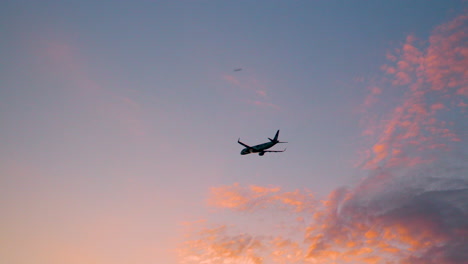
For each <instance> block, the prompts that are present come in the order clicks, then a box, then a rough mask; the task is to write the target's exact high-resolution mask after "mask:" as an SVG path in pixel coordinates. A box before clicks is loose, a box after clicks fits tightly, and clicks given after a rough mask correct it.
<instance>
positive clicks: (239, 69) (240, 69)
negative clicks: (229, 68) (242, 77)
mask: <svg viewBox="0 0 468 264" xmlns="http://www.w3.org/2000/svg"><path fill="white" fill-rule="evenodd" d="M234 71H235V72H238V71H242V68H237V69H234Z"/></svg>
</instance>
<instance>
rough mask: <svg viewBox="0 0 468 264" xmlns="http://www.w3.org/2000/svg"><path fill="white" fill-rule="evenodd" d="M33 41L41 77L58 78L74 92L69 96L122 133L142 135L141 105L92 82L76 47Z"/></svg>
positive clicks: (51, 41)
mask: <svg viewBox="0 0 468 264" xmlns="http://www.w3.org/2000/svg"><path fill="white" fill-rule="evenodd" d="M35 41H36V42H37V43H38V45H37V47H36V49H35V50H36V55H37V56H38V57H39V58H41V62H42V65H44V67H42V68H41V70H42V71H43V74H45V75H48V74H53V75H54V76H56V75H57V73H60V74H59V76H62V77H63V78H64V80H65V81H66V83H67V84H71V85H72V86H71V87H74V88H75V89H72V90H69V91H68V92H69V93H70V94H71V96H73V97H74V98H77V99H80V100H84V101H85V102H87V103H92V104H93V106H94V107H95V110H97V114H99V115H101V116H103V117H104V118H106V119H108V120H111V121H112V122H116V123H118V124H119V125H120V127H121V128H122V130H123V131H125V132H126V133H128V134H131V135H134V136H142V135H145V134H146V130H147V129H146V126H145V124H144V122H143V120H142V118H141V115H142V112H143V111H142V108H141V105H140V104H139V103H138V102H137V101H136V100H134V99H132V98H130V97H129V96H127V95H124V93H122V92H119V91H117V90H116V89H113V88H112V87H108V86H109V85H102V84H101V83H99V82H98V81H96V80H94V79H93V77H91V76H92V74H90V71H91V67H89V66H88V64H89V60H87V59H86V58H85V56H83V55H81V54H80V52H79V47H78V46H76V45H72V44H70V43H69V42H67V41H65V40H63V39H60V38H58V39H57V38H50V39H45V38H44V37H41V38H39V39H36V40H35ZM44 70H45V71H44ZM83 105H86V103H85V104H83Z"/></svg>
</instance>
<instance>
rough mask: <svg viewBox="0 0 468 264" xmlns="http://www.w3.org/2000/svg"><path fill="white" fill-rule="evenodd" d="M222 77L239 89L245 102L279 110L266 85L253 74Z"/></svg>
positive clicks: (225, 75)
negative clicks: (272, 100)
mask: <svg viewBox="0 0 468 264" xmlns="http://www.w3.org/2000/svg"><path fill="white" fill-rule="evenodd" d="M222 79H223V80H224V81H226V82H228V83H229V84H230V85H232V86H233V87H235V88H236V89H237V91H236V92H239V93H242V95H241V96H242V97H243V98H247V99H242V101H243V102H245V103H247V104H249V105H254V106H257V107H261V108H272V109H276V110H279V109H280V107H279V106H278V105H276V104H274V103H272V102H271V99H270V98H269V95H268V92H267V88H266V85H265V84H264V83H263V82H261V81H259V80H258V79H257V78H255V77H252V76H246V77H236V76H234V75H230V74H224V75H223V76H222Z"/></svg>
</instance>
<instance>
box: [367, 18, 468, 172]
mask: <svg viewBox="0 0 468 264" xmlns="http://www.w3.org/2000/svg"><path fill="white" fill-rule="evenodd" d="M467 23H468V15H461V16H459V17H457V18H455V19H454V20H453V21H450V22H448V23H446V24H443V25H440V26H438V27H436V28H435V29H434V31H433V33H432V35H431V37H430V38H429V41H428V43H429V45H428V46H427V47H426V46H424V45H423V44H421V43H424V42H423V41H420V40H418V39H417V38H416V37H415V36H413V35H410V36H408V37H407V38H406V41H405V43H404V44H403V47H402V48H401V49H397V50H396V51H395V52H394V53H393V54H387V58H388V59H389V64H386V65H383V66H382V70H383V71H384V72H385V73H386V74H387V76H390V83H391V85H392V86H395V87H396V88H402V89H403V90H402V91H403V92H404V96H403V99H402V101H401V102H400V103H399V105H396V106H394V110H393V111H392V112H391V113H390V114H389V115H388V116H387V117H386V118H383V121H380V122H381V123H380V124H370V125H369V124H366V125H367V126H368V127H371V128H373V129H374V130H375V129H376V128H380V131H374V130H372V133H370V132H367V133H366V134H368V135H376V134H378V135H380V137H379V138H378V140H377V143H375V145H374V146H373V147H372V151H371V152H370V158H369V159H368V161H367V162H366V163H365V165H364V167H367V168H375V167H378V166H382V164H384V163H385V165H386V166H401V165H406V166H411V165H418V164H421V163H428V162H431V161H432V160H433V157H432V155H430V154H429V153H428V152H427V151H426V150H428V149H434V150H436V149H437V150H445V149H446V148H447V147H448V146H449V145H451V142H458V141H460V138H459V136H458V135H457V134H455V133H454V132H453V131H452V129H451V127H450V126H449V124H448V123H447V122H444V121H441V120H439V119H438V114H439V113H440V112H441V111H464V105H465V103H464V102H465V101H466V99H467V98H466V97H467V96H468V94H467V93H465V90H466V89H467V88H466V87H467V86H468V71H466V68H467V67H468V56H467V55H468V48H467V47H466V45H465V43H466V41H467V40H468V33H466V32H468V28H467ZM418 44H419V45H418ZM395 87H391V88H390V89H395ZM380 91H381V92H380V93H378V94H376V93H375V92H371V93H370V95H368V97H367V99H366V100H365V102H364V104H363V107H364V108H365V109H367V111H368V112H373V109H372V108H371V107H373V106H375V105H376V104H375V103H376V102H377V101H379V98H380V97H382V96H385V95H386V94H387V92H386V91H385V90H384V91H382V90H380ZM368 120H370V118H368ZM366 131H369V130H366ZM409 152H413V153H411V155H408V153H409ZM416 152H418V153H419V155H418V154H417V153H416ZM423 153H424V154H423ZM389 160H390V162H387V161H389Z"/></svg>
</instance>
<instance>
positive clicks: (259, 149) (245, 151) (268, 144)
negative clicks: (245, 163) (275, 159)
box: [241, 142, 277, 155]
mask: <svg viewBox="0 0 468 264" xmlns="http://www.w3.org/2000/svg"><path fill="white" fill-rule="evenodd" d="M276 143H277V142H266V143H263V144H258V145H255V146H253V147H250V148H245V149H243V150H242V151H241V155H246V154H250V153H261V152H263V151H264V150H267V149H269V148H271V147H273V146H274V145H276Z"/></svg>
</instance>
